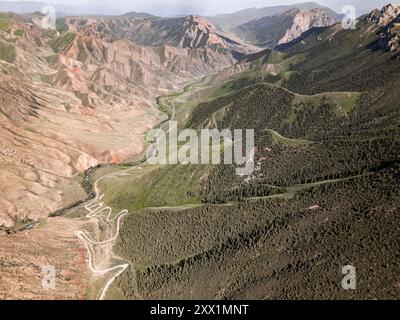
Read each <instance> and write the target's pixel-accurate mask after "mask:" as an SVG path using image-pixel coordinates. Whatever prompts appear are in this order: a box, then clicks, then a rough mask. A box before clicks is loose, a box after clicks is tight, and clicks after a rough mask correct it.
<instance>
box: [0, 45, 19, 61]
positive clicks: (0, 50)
mask: <svg viewBox="0 0 400 320" xmlns="http://www.w3.org/2000/svg"><path fill="white" fill-rule="evenodd" d="M16 57H17V53H16V51H15V46H13V45H12V44H4V43H1V42H0V59H1V60H4V61H7V62H9V63H13V62H14V61H15V59H16Z"/></svg>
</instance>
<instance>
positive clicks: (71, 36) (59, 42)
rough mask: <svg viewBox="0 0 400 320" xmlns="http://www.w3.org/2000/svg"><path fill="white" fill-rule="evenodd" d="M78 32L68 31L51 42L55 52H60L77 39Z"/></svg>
mask: <svg viewBox="0 0 400 320" xmlns="http://www.w3.org/2000/svg"><path fill="white" fill-rule="evenodd" d="M75 37H76V34H75V33H72V32H68V33H66V34H64V35H62V36H60V37H58V38H57V39H55V40H53V41H51V42H50V47H51V48H52V49H53V51H54V52H55V53H60V52H61V51H63V50H64V49H65V48H67V47H68V46H69V45H70V44H71V43H72V41H74V40H75Z"/></svg>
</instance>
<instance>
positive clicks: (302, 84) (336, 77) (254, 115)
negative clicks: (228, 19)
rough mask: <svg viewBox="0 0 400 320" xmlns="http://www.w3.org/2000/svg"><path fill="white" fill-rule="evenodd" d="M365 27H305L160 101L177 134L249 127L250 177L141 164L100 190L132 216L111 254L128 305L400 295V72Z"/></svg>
mask: <svg viewBox="0 0 400 320" xmlns="http://www.w3.org/2000/svg"><path fill="white" fill-rule="evenodd" d="M374 26H376V24H375V22H373V21H370V20H368V19H367V18H365V20H363V21H361V22H360V24H359V27H358V28H357V29H356V30H341V29H340V28H338V26H333V27H330V28H326V29H318V30H313V31H312V32H310V33H309V34H308V35H307V37H305V38H304V39H303V42H301V41H300V42H297V43H292V44H291V45H290V46H287V47H285V48H282V50H283V49H284V50H285V52H283V53H277V52H275V51H271V50H266V51H264V52H262V53H259V54H256V55H252V56H249V57H247V58H246V59H244V60H243V61H241V62H240V63H238V64H237V65H235V66H233V67H231V68H229V69H226V70H223V71H222V72H221V73H220V74H217V75H215V76H213V77H210V78H208V79H205V80H204V81H203V82H202V83H201V84H200V85H197V86H194V87H192V88H190V89H189V90H188V91H186V92H185V93H183V94H180V95H179V94H177V95H175V96H170V97H169V98H167V99H166V102H165V103H166V104H167V105H165V106H169V107H171V106H173V105H174V106H175V107H176V114H177V119H179V121H180V126H181V127H191V128H193V129H196V130H200V129H202V128H218V129H224V128H231V129H239V128H243V129H247V128H253V129H255V136H256V147H257V148H256V149H257V152H256V154H255V163H256V168H255V172H254V173H253V174H252V175H251V176H250V177H239V176H236V175H235V167H234V166H227V165H217V166H184V165H175V166H162V167H152V166H148V165H144V172H143V173H142V174H143V175H142V174H141V175H140V176H135V177H123V178H120V179H119V178H115V177H114V178H113V181H107V182H104V184H103V187H102V188H104V190H105V194H106V196H105V199H106V201H107V203H111V204H112V206H113V207H115V208H118V209H122V208H127V209H130V210H132V211H133V212H134V214H132V215H130V216H129V217H127V218H126V221H125V223H124V226H123V228H122V230H121V235H120V238H119V240H118V244H117V254H118V255H119V256H121V257H123V258H124V259H126V260H127V261H130V262H131V266H132V267H131V268H130V269H129V270H128V271H127V272H125V273H123V274H122V275H121V277H119V278H117V280H116V286H117V287H118V288H119V289H120V290H121V292H122V293H123V295H124V296H125V297H126V298H129V299H135V298H138V297H141V298H149V299H171V298H178V299H191V298H203V299H307V298H309V299H376V298H379V299H382V298H387V299H396V298H399V297H400V292H399V287H398V277H397V276H398V270H399V267H400V260H399V257H398V247H399V241H398V239H399V228H398V225H399V223H400V215H399V205H400V203H399V196H400V190H399V188H398V185H399V182H400V175H399V172H400V171H399V170H400V126H399V123H400V111H399V110H400V109H399V108H398V101H400V99H399V98H400V91H399V90H398V87H399V85H400V64H399V60H398V59H397V58H396V52H387V51H384V50H377V48H376V47H374V48H371V46H370V44H371V43H374V41H376V39H377V38H378V37H381V35H382V34H381V33H380V32H381V31H382V30H381V29H380V28H377V29H379V30H378V32H370V30H371V28H373V27H374ZM164 101H165V100H164ZM172 102H175V103H172ZM165 106H164V107H165ZM174 195H175V196H174ZM176 195H179V196H176ZM138 203H139V204H141V205H140V206H138ZM349 264H351V265H353V266H355V267H356V270H357V279H358V283H357V290H354V291H351V290H350V291H346V290H343V288H342V286H341V281H342V278H343V275H342V273H341V270H342V267H344V266H346V265H349ZM133 283H134V284H135V285H133Z"/></svg>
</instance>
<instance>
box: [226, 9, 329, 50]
mask: <svg viewBox="0 0 400 320" xmlns="http://www.w3.org/2000/svg"><path fill="white" fill-rule="evenodd" d="M335 22H336V20H335V19H334V18H332V17H330V15H329V14H328V13H327V12H325V11H324V10H322V9H313V10H299V9H291V10H289V11H286V12H284V13H281V14H277V15H274V16H268V17H263V18H261V19H257V20H252V21H250V22H247V23H245V24H243V25H241V26H239V27H237V28H235V29H234V30H233V31H234V32H235V34H237V35H238V36H240V38H242V39H244V40H245V41H246V42H248V43H251V44H253V45H256V46H259V47H265V48H271V49H273V48H274V47H275V46H276V45H278V44H283V43H288V42H290V41H293V40H294V39H296V38H298V37H299V36H300V35H301V34H302V33H304V32H306V31H308V30H309V29H311V28H314V27H327V26H331V25H333V24H334V23H335Z"/></svg>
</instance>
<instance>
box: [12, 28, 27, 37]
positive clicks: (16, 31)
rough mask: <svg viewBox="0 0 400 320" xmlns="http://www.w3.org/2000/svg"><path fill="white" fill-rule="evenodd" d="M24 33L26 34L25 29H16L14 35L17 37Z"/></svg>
mask: <svg viewBox="0 0 400 320" xmlns="http://www.w3.org/2000/svg"><path fill="white" fill-rule="evenodd" d="M24 34H25V30H24V29H18V30H15V31H14V35H16V36H17V37H22V36H23V35H24Z"/></svg>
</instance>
